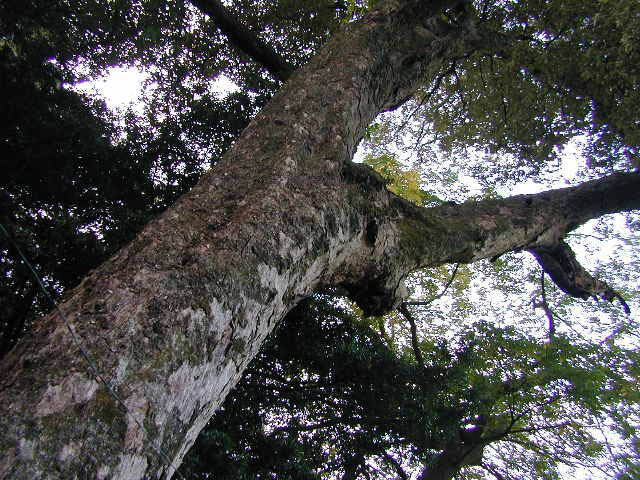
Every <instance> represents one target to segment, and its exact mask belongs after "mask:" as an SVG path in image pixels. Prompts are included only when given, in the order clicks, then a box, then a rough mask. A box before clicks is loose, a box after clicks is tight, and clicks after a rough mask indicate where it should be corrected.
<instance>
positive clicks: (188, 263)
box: [0, 0, 640, 479]
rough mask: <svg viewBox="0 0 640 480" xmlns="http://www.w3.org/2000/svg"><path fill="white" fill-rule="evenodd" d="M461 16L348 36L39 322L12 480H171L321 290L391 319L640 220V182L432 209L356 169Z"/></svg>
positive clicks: (10, 362) (29, 345)
mask: <svg viewBox="0 0 640 480" xmlns="http://www.w3.org/2000/svg"><path fill="white" fill-rule="evenodd" d="M426 3H428V5H429V6H428V7H426V6H425V4H426ZM455 3H458V2H456V1H453V0H450V1H446V0H441V1H433V2H424V1H418V0H411V1H409V0H407V1H403V2H391V1H389V2H386V3H384V5H385V7H384V9H380V10H377V11H375V12H373V13H371V14H370V15H368V16H367V17H366V19H365V20H364V21H361V22H359V23H357V24H352V25H349V26H348V27H347V28H345V29H344V31H343V32H341V33H340V34H338V35H337V36H336V38H335V39H333V40H332V41H330V42H329V43H328V44H327V45H326V46H325V47H324V48H323V49H322V51H321V53H320V54H319V55H318V56H317V57H316V58H315V59H314V60H313V61H312V62H310V63H309V64H308V65H307V66H305V67H304V68H302V69H301V70H299V71H298V72H296V73H294V74H293V75H292V76H291V78H290V80H289V82H288V83H287V84H286V85H285V86H284V87H283V88H282V90H281V91H280V92H279V93H278V94H277V95H276V96H275V97H274V98H273V100H272V101H271V103H270V104H269V105H268V106H267V107H265V109H264V110H263V111H262V112H260V114H259V115H258V116H257V117H256V118H255V119H254V120H253V121H252V122H251V124H250V125H249V126H248V127H247V129H246V130H245V131H244V133H243V134H242V136H241V138H240V139H239V140H238V141H237V143H236V144H235V146H234V147H233V149H232V150H231V151H230V152H229V153H228V154H227V155H226V156H225V158H224V160H223V162H222V164H221V165H219V166H216V167H215V168H214V169H213V170H212V171H211V172H209V173H207V174H206V175H204V176H203V178H202V179H201V181H200V182H199V184H198V185H197V186H196V187H195V188H194V189H193V190H192V191H191V192H190V193H189V194H187V195H185V196H184V197H182V198H181V199H180V200H179V201H178V202H177V204H176V205H175V206H174V207H173V208H171V209H170V210H168V211H167V212H165V213H164V214H163V215H162V216H161V217H160V218H158V219H157V220H155V221H153V222H151V223H150V224H149V225H148V226H147V227H146V228H145V229H144V231H143V232H142V233H141V234H140V235H138V237H137V238H136V240H135V241H133V242H132V243H131V244H130V245H129V246H127V247H126V248H124V249H123V250H122V251H120V252H119V253H118V254H116V255H115V256H114V257H113V258H111V259H110V260H109V261H107V262H106V263H105V264H104V265H102V266H101V267H100V268H99V269H97V270H95V271H94V272H92V273H91V274H90V275H89V276H88V277H87V278H86V279H85V280H84V281H83V282H82V283H81V284H80V285H79V286H78V287H77V288H76V289H75V290H73V291H72V292H71V293H70V294H69V295H68V296H67V297H66V300H65V301H64V302H63V303H62V304H61V306H60V310H61V312H64V317H63V315H62V314H61V313H60V312H53V313H51V314H50V315H49V316H47V317H45V318H43V319H41V321H39V322H38V323H37V325H36V327H35V328H34V329H33V331H32V332H31V333H30V334H29V335H28V336H27V337H26V338H25V339H24V340H23V341H21V342H20V343H19V345H18V346H17V347H16V348H15V349H14V350H13V351H12V352H11V353H10V354H9V355H8V356H7V357H6V358H5V360H4V361H3V364H2V376H1V377H0V378H1V379H2V380H1V382H2V383H1V386H0V389H1V390H0V404H1V407H0V408H1V411H0V426H1V428H2V442H1V443H0V452H1V453H0V455H2V457H1V459H0V477H2V478H16V479H32V478H64V479H70V478H98V479H106V478H113V479H141V478H170V477H171V476H172V475H173V473H174V471H175V469H176V468H177V466H178V465H179V464H180V462H181V460H182V458H183V456H184V454H185V453H186V451H187V450H188V448H189V447H190V446H191V445H192V443H193V441H194V440H195V438H196V436H197V435H198V433H199V432H200V430H201V429H202V427H203V426H204V425H205V424H206V422H207V421H208V420H209V418H210V417H211V415H212V414H213V412H215V410H216V408H217V407H218V406H219V405H220V403H221V402H222V401H223V399H224V398H225V396H226V395H227V393H228V392H229V390H230V389H231V388H232V387H233V386H234V385H235V383H236V382H237V381H238V379H239V378H240V376H241V374H242V371H243V370H244V368H245V366H246V365H247V363H248V362H249V361H250V360H251V358H252V357H253V356H254V354H255V353H256V352H257V350H258V349H259V348H260V345H261V344H262V342H263V341H264V339H265V337H266V336H267V334H268V333H269V332H270V331H271V330H272V329H273V327H274V325H275V324H277V322H278V321H279V320H280V319H281V318H282V317H283V316H284V315H285V314H286V313H287V312H288V311H289V310H290V309H291V308H293V307H294V306H295V305H296V303H297V302H298V301H299V300H300V299H301V298H304V297H305V296H308V295H309V294H311V293H312V292H314V291H315V290H317V289H318V288H321V287H325V286H330V285H342V286H344V287H345V288H346V289H347V290H348V291H349V292H350V293H351V295H352V296H353V298H354V299H355V300H356V301H358V302H359V303H360V304H361V306H362V307H363V309H364V310H365V312H367V313H381V312H384V311H386V310H388V309H390V308H392V307H393V306H395V305H397V303H398V302H399V301H400V300H401V297H402V288H401V284H402V278H403V277H404V276H405V275H406V274H407V273H408V272H409V271H411V270H413V269H415V268H417V267H419V266H429V265H438V264H442V263H445V262H470V261H475V260H477V259H480V258H486V257H491V256H494V255H498V254H501V253H503V252H505V251H510V250H513V249H523V248H532V247H533V246H535V245H545V244H554V243H557V241H558V240H559V239H561V238H562V237H563V236H564V234H565V233H566V232H567V231H568V230H570V229H571V228H575V227H576V226H577V225H579V224H580V223H582V222H584V221H586V220H587V219H589V218H592V217H594V216H598V215H602V214H604V213H609V212H613V211H618V210H622V209H629V208H634V207H637V206H638V203H639V202H638V198H637V197H638V195H636V194H635V192H636V191H637V189H638V184H639V183H640V182H639V178H638V177H639V176H638V175H637V174H629V175H622V174H621V175H617V176H614V177H612V178H609V179H606V180H603V181H600V182H592V183H590V184H585V185H584V186H582V187H579V188H573V189H565V190H561V191H555V192H548V193H545V194H541V195H536V196H521V197H515V198H512V199H508V200H504V201H498V200H495V201H487V202H477V203H468V204H464V205H460V206H442V207H438V208H433V209H420V208H418V207H415V206H413V205H411V204H409V203H407V202H405V201H403V200H402V199H400V198H398V197H395V196H394V195H392V194H391V193H389V192H388V191H387V190H386V188H385V187H384V183H383V182H382V181H381V179H380V178H379V177H378V176H376V175H375V174H373V173H372V172H371V171H369V169H367V168H366V167H362V166H358V165H354V164H352V163H351V162H350V159H351V157H352V155H353V153H354V150H355V148H356V145H357V143H358V141H359V140H360V138H361V137H362V135H363V132H364V130H365V127H366V126H367V125H368V124H369V123H370V122H371V120H372V119H373V118H374V117H375V116H376V115H377V114H378V113H379V112H380V111H383V110H385V109H390V108H393V107H394V106H396V105H398V104H399V103H401V102H402V101H404V100H405V99H406V98H407V97H408V96H409V95H411V93H412V92H413V91H414V89H415V88H416V85H417V83H418V81H419V80H420V78H421V75H422V72H423V71H424V69H425V68H426V67H427V66H428V65H429V63H430V62H431V61H432V60H433V59H434V58H435V57H438V56H441V55H444V54H446V52H447V48H448V46H450V45H453V44H455V42H456V38H457V37H459V36H462V35H470V34H469V33H468V32H464V31H462V30H460V31H448V32H439V33H438V32H435V33H437V34H438V35H436V36H434V35H433V33H434V32H433V31H432V32H431V33H429V32H427V29H428V28H430V27H429V25H430V24H429V23H427V20H428V18H429V16H430V15H431V14H433V13H434V12H436V11H437V10H438V9H440V8H444V7H447V6H451V5H453V4H455ZM65 317H66V321H65ZM67 322H68V324H69V327H68V325H67ZM72 332H73V333H72ZM78 339H80V343H78ZM83 352H86V354H87V356H88V358H85V356H84V353H83ZM91 365H93V366H95V370H97V372H96V371H94V369H93V367H92V366H91ZM97 373H98V374H99V377H98V376H97ZM107 384H108V387H107Z"/></svg>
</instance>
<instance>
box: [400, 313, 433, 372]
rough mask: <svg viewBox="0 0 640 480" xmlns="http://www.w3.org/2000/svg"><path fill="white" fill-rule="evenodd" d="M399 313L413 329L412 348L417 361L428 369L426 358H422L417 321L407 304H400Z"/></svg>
mask: <svg viewBox="0 0 640 480" xmlns="http://www.w3.org/2000/svg"><path fill="white" fill-rule="evenodd" d="M398 311H399V312H400V313H401V314H402V316H403V317H404V318H405V319H406V320H407V322H409V325H410V327H411V346H412V347H413V354H414V355H415V356H416V361H417V362H418V364H419V365H420V366H421V367H422V368H424V369H426V368H427V367H426V365H425V363H424V357H423V356H422V352H421V351H420V344H419V343H418V329H417V328H416V321H415V319H414V318H413V316H412V315H411V313H410V312H409V309H408V308H407V305H406V304H404V303H402V304H400V307H398Z"/></svg>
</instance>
